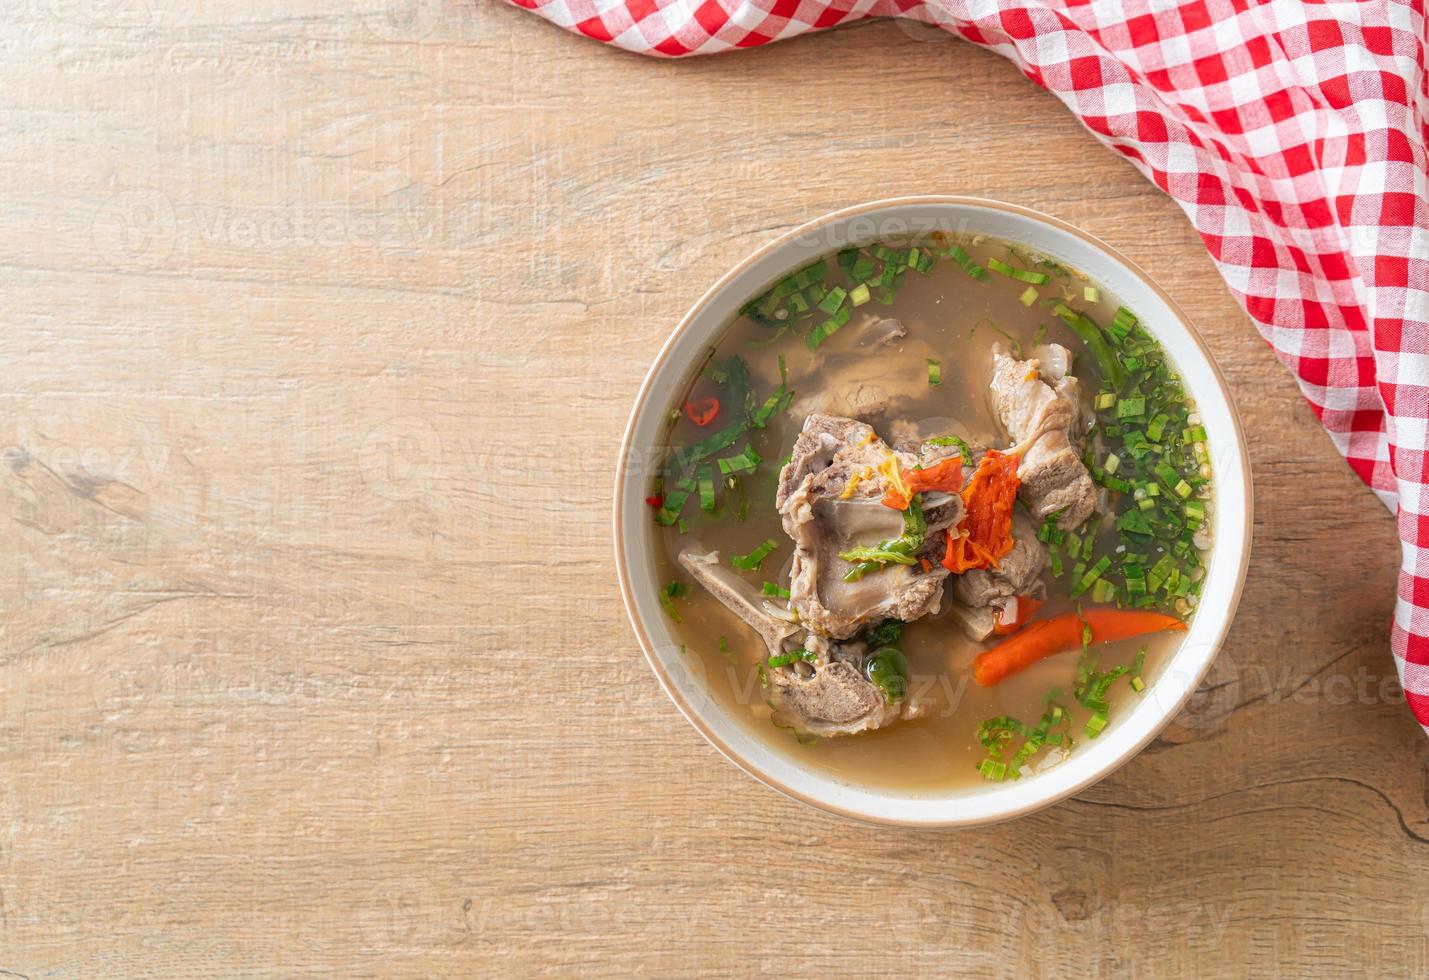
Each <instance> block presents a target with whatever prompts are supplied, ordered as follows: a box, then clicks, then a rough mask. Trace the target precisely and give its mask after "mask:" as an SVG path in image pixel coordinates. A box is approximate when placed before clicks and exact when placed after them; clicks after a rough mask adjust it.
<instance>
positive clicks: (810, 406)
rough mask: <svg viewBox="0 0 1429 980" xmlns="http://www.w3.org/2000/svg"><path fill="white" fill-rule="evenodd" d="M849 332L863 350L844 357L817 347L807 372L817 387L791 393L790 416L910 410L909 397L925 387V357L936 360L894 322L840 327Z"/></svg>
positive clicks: (874, 415)
mask: <svg viewBox="0 0 1429 980" xmlns="http://www.w3.org/2000/svg"><path fill="white" fill-rule="evenodd" d="M855 329H857V330H858V331H859V332H858V341H857V342H858V344H859V345H860V346H862V347H863V348H864V350H862V351H861V352H860V353H859V354H858V355H857V356H850V354H849V352H848V350H847V349H843V350H838V349H834V347H833V346H830V347H825V348H821V349H820V351H819V353H818V354H816V355H815V360H814V363H813V364H812V365H811V366H810V368H809V371H810V373H811V374H813V375H815V376H817V377H818V379H819V383H818V384H817V385H816V386H813V387H812V388H810V389H809V390H803V389H799V390H797V393H796V394H795V397H794V401H793V404H792V405H791V406H790V408H789V411H790V413H791V414H792V415H794V416H795V417H796V418H797V417H800V416H808V415H843V416H851V417H855V418H863V419H867V418H887V417H889V416H891V415H893V414H894V413H895V412H899V411H902V410H904V409H906V408H908V407H909V406H911V404H912V402H913V400H914V394H913V393H914V392H917V391H919V390H921V389H922V388H924V387H926V384H927V371H928V362H927V359H928V358H930V357H933V358H936V357H939V356H940V355H939V353H938V352H937V351H936V350H934V349H933V348H932V347H931V346H930V345H929V344H927V343H926V342H925V341H923V340H921V339H919V338H917V337H914V336H910V335H909V334H908V332H907V330H906V329H905V328H904V327H903V324H902V323H900V322H899V321H898V320H894V319H874V320H869V321H866V322H865V323H864V324H863V325H861V326H856V325H855V324H850V325H849V326H847V327H845V328H844V330H846V331H852V330H855ZM900 331H901V332H900ZM774 383H776V384H777V383H778V382H777V381H775V382H774Z"/></svg>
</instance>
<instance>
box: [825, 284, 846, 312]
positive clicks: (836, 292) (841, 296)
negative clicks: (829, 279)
mask: <svg viewBox="0 0 1429 980" xmlns="http://www.w3.org/2000/svg"><path fill="white" fill-rule="evenodd" d="M847 298H848V291H847V290H845V289H844V288H843V287H842V286H835V287H834V288H833V289H831V290H829V292H828V295H826V296H825V297H824V298H823V299H821V300H819V309H821V310H823V311H824V312H825V313H837V312H838V311H839V307H840V306H843V303H844V300H845V299H847Z"/></svg>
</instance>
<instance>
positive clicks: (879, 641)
mask: <svg viewBox="0 0 1429 980" xmlns="http://www.w3.org/2000/svg"><path fill="white" fill-rule="evenodd" d="M902 635H903V623H902V621H901V620H897V619H885V620H884V621H883V622H881V623H879V624H878V625H877V626H875V627H874V628H873V629H871V630H869V631H868V632H866V633H864V634H863V640H864V642H865V643H867V644H868V645H869V646H870V647H874V648H877V647H886V646H892V645H893V644H895V643H897V642H898V640H899V638H900V637H901V636H902Z"/></svg>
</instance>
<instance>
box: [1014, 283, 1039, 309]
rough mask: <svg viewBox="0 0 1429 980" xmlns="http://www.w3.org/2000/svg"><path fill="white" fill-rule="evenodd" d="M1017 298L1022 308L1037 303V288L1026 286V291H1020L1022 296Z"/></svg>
mask: <svg viewBox="0 0 1429 980" xmlns="http://www.w3.org/2000/svg"><path fill="white" fill-rule="evenodd" d="M1017 298H1018V299H1020V300H1021V301H1022V305H1023V306H1031V305H1032V304H1033V303H1035V302H1037V287H1036V286H1028V287H1027V288H1026V289H1024V290H1022V295H1021V296H1019V297H1017Z"/></svg>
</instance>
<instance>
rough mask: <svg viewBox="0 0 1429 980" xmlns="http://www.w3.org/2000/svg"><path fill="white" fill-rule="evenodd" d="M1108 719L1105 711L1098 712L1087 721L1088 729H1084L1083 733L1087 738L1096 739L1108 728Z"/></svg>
mask: <svg viewBox="0 0 1429 980" xmlns="http://www.w3.org/2000/svg"><path fill="white" fill-rule="evenodd" d="M1107 718H1108V715H1107V713H1106V712H1105V711H1098V712H1097V713H1096V714H1094V715H1092V716H1091V717H1090V718H1088V719H1087V724H1086V727H1085V728H1083V729H1082V732H1083V733H1084V734H1085V735H1086V736H1087V738H1096V737H1097V736H1098V735H1100V734H1101V733H1102V730H1103V729H1104V728H1106V723H1107Z"/></svg>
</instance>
